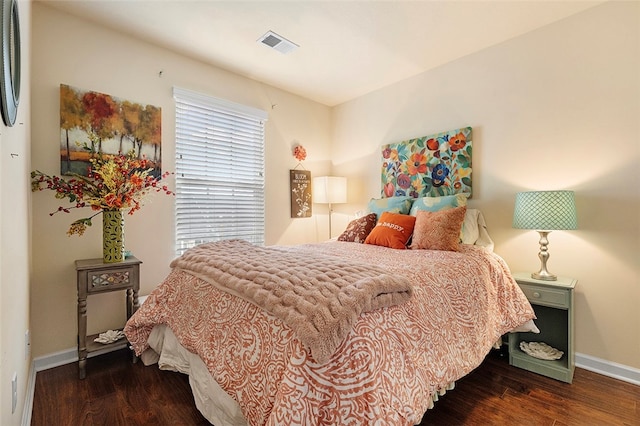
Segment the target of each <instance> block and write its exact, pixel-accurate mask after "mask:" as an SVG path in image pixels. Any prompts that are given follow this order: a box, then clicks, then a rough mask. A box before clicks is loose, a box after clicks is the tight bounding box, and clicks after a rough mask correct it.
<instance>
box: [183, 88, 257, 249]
mask: <svg viewBox="0 0 640 426" xmlns="http://www.w3.org/2000/svg"><path fill="white" fill-rule="evenodd" d="M173 95H174V98H175V101H176V252H177V254H178V255H181V254H182V253H183V252H184V251H185V250H186V249H188V248H190V247H193V246H195V245H198V244H201V243H204V242H210V241H220V240H227V239H233V238H239V239H243V240H247V241H249V242H252V243H254V244H258V245H264V221H265V218H264V123H265V121H266V119H267V113H266V112H264V111H262V110H258V109H254V108H250V107H246V106H243V105H238V104H235V103H232V102H228V101H224V100H221V99H216V98H212V97H209V96H206V95H202V94H199V93H195V92H191V91H188V90H184V89H179V88H174V91H173Z"/></svg>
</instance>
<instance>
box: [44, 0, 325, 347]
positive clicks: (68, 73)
mask: <svg viewBox="0 0 640 426" xmlns="http://www.w3.org/2000/svg"><path fill="white" fill-rule="evenodd" d="M33 11H34V14H33V21H34V26H33V44H34V51H33V64H34V65H33V69H34V72H33V78H32V84H33V109H32V113H33V125H32V132H33V139H32V167H33V168H34V169H36V168H37V169H39V170H42V171H44V172H47V173H53V174H59V170H60V165H59V139H60V137H59V132H60V130H59V129H60V125H59V85H60V84H61V83H64V84H68V85H71V86H74V87H78V88H82V89H86V90H94V91H98V92H102V93H108V94H111V95H113V96H116V97H118V98H121V99H128V100H131V101H136V102H139V103H145V104H152V105H156V106H159V107H161V108H162V153H163V158H162V160H163V168H165V169H166V170H174V168H175V161H174V153H175V145H174V135H175V123H174V121H175V119H174V117H175V109H174V101H173V97H172V87H173V86H179V87H182V88H185V89H190V90H194V91H198V92H201V93H205V94H208V95H211V96H215V97H219V98H222V99H226V100H230V101H233V102H237V103H241V104H245V105H249V106H251V107H255V108H260V109H263V110H265V111H267V112H268V114H269V119H268V122H267V125H266V141H267V145H266V150H265V151H266V162H267V165H266V170H265V176H266V221H267V231H266V242H267V244H295V243H300V242H309V241H316V239H317V237H318V236H319V235H324V233H326V232H327V231H326V224H325V223H324V222H318V217H313V218H307V219H291V218H290V212H289V202H290V201H289V169H292V168H294V167H295V166H296V165H297V161H296V160H295V159H294V158H293V156H292V154H291V152H292V147H293V145H294V144H295V143H301V144H302V145H304V146H305V147H306V149H307V152H308V157H307V160H306V161H305V162H304V166H305V167H306V168H307V169H308V170H311V172H312V174H313V175H317V174H319V173H324V172H326V171H328V170H329V167H330V162H329V158H330V153H329V151H328V149H329V144H328V143H327V141H329V135H330V109H329V108H328V107H326V106H323V105H320V104H317V103H315V102H311V101H309V100H306V99H303V98H300V97H297V96H294V95H291V94H289V93H286V92H283V91H281V90H277V89H274V88H272V87H269V86H266V85H263V84H261V83H258V82H255V81H252V80H248V79H245V78H242V77H239V76H237V75H235V74H232V73H229V72H226V71H223V70H220V69H217V68H213V67H210V66H206V65H204V64H202V63H199V62H196V61H193V60H190V59H186V58H185V57H182V56H180V55H177V54H175V53H171V52H169V51H167V50H163V49H160V48H156V47H153V46H151V45H149V44H146V43H144V42H141V41H138V40H135V39H132V38H129V37H126V36H123V35H121V34H118V33H115V32H112V31H109V30H106V29H102V28H100V27H97V26H95V25H92V24H90V23H88V22H85V21H81V20H78V19H76V18H74V17H71V16H70V15H66V14H63V13H60V12H58V11H56V10H54V9H51V8H49V7H47V6H46V5H43V4H41V3H36V4H34V6H33ZM274 55H279V53H277V52H274ZM276 59H277V57H276ZM160 71H162V76H160V75H159V72H160ZM274 104H275V105H276V106H274V107H273V108H272V105H274ZM169 182H170V183H171V185H173V181H172V180H169ZM32 203H33V213H32V216H33V222H32V226H33V278H32V293H33V295H34V296H33V298H32V323H33V354H34V356H36V357H37V356H42V355H47V354H51V353H53V352H56V351H61V350H66V349H69V348H73V347H75V345H76V330H77V326H76V299H77V295H76V279H75V269H74V260H75V259H83V258H92V257H101V255H102V254H101V238H102V233H101V226H102V224H101V220H100V219H98V220H97V221H95V223H94V225H93V226H92V228H90V229H89V230H88V231H87V232H86V233H85V235H84V236H82V237H79V238H78V237H75V236H74V237H67V235H66V233H65V232H66V230H67V228H68V225H69V224H70V223H71V222H72V221H73V220H75V219H77V218H80V217H84V215H83V213H84V214H86V213H87V212H86V211H84V212H82V211H80V212H78V211H74V212H72V213H71V214H66V215H65V214H57V215H55V216H53V217H50V216H49V215H48V213H49V212H50V211H53V210H55V209H56V208H57V206H58V205H59V203H57V200H55V199H54V197H53V194H52V193H50V192H40V193H35V194H33V195H32ZM173 214H174V203H173V199H172V198H170V197H166V196H156V197H154V198H153V199H152V201H151V203H150V204H148V205H146V206H144V207H143V208H142V209H141V210H140V211H139V212H136V214H135V215H133V216H126V219H125V235H126V242H125V244H126V248H127V249H128V250H131V251H132V252H133V253H134V254H135V255H136V257H138V258H139V259H140V260H142V261H143V262H144V263H143V265H142V269H141V275H142V278H141V294H148V293H149V292H150V291H151V290H152V289H153V288H154V287H155V286H156V285H157V284H159V283H160V281H161V280H162V279H163V278H164V277H165V276H166V275H167V273H168V271H169V268H168V265H169V262H170V261H171V260H172V259H173V258H174V251H173V247H174V234H173V220H174V219H173ZM320 219H321V218H320ZM123 297H124V296H123V295H122V294H121V293H118V292H115V293H110V294H107V295H101V296H92V297H90V298H89V301H88V311H89V321H88V327H89V329H90V330H89V331H90V332H97V331H101V330H104V329H105V328H107V327H108V328H111V327H117V326H119V325H122V324H120V322H121V319H120V318H121V317H118V316H115V317H114V315H113V310H120V311H121V312H122V315H123V316H124V303H123V302H122V300H123V299H122V298H123ZM105 307H107V308H106V309H105Z"/></svg>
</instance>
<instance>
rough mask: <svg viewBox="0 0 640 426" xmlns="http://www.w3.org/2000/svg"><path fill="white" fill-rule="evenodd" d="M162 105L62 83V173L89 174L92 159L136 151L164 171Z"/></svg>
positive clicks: (156, 172)
mask: <svg viewBox="0 0 640 426" xmlns="http://www.w3.org/2000/svg"><path fill="white" fill-rule="evenodd" d="M161 116H162V112H161V109H160V108H159V107H156V106H153V105H143V104H139V103H135V102H131V101H126V100H121V99H118V98H115V97H112V96H110V95H106V94H104V93H97V92H91V91H84V90H81V89H76V88H73V87H70V86H67V85H65V84H61V85H60V172H61V173H62V174H63V175H66V174H71V173H75V174H79V175H83V176H87V170H88V168H89V165H90V164H91V163H90V161H89V160H90V158H91V157H92V156H96V155H103V154H107V155H117V154H123V155H124V154H127V153H129V152H133V155H134V157H135V158H137V159H143V158H145V159H147V160H148V165H149V166H150V167H151V168H152V169H153V171H152V173H151V174H152V175H153V176H156V177H157V176H160V175H161V174H162V167H161V154H162V150H161V148H162V147H161V144H162V137H161V136H162V135H161V124H162V123H161V121H162V120H161V118H162V117H161Z"/></svg>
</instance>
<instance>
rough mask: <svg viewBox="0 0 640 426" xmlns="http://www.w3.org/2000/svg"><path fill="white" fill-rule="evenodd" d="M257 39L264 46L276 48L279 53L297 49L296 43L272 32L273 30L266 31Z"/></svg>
mask: <svg viewBox="0 0 640 426" xmlns="http://www.w3.org/2000/svg"><path fill="white" fill-rule="evenodd" d="M258 41H259V42H260V43H262V44H264V45H266V46H269V47H271V48H272V49H275V50H277V51H278V52H280V53H289V52H291V51H292V50H295V49H297V48H298V47H300V46H298V45H297V44H295V43H293V42H291V41H289V40H287V39H286V38H284V37H282V36H280V35H278V34H276V33H274V32H273V31H268V32H267V33H266V34H265V35H263V36H262V37H260V38H259V39H258Z"/></svg>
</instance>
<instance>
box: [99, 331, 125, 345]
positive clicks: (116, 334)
mask: <svg viewBox="0 0 640 426" xmlns="http://www.w3.org/2000/svg"><path fill="white" fill-rule="evenodd" d="M123 337H124V333H123V332H122V331H121V330H107V331H105V332H104V333H100V334H99V335H98V337H96V338H95V339H93V341H94V342H97V343H102V344H105V345H107V344H109V343H113V342H117V341H118V340H120V339H122V338H123Z"/></svg>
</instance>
